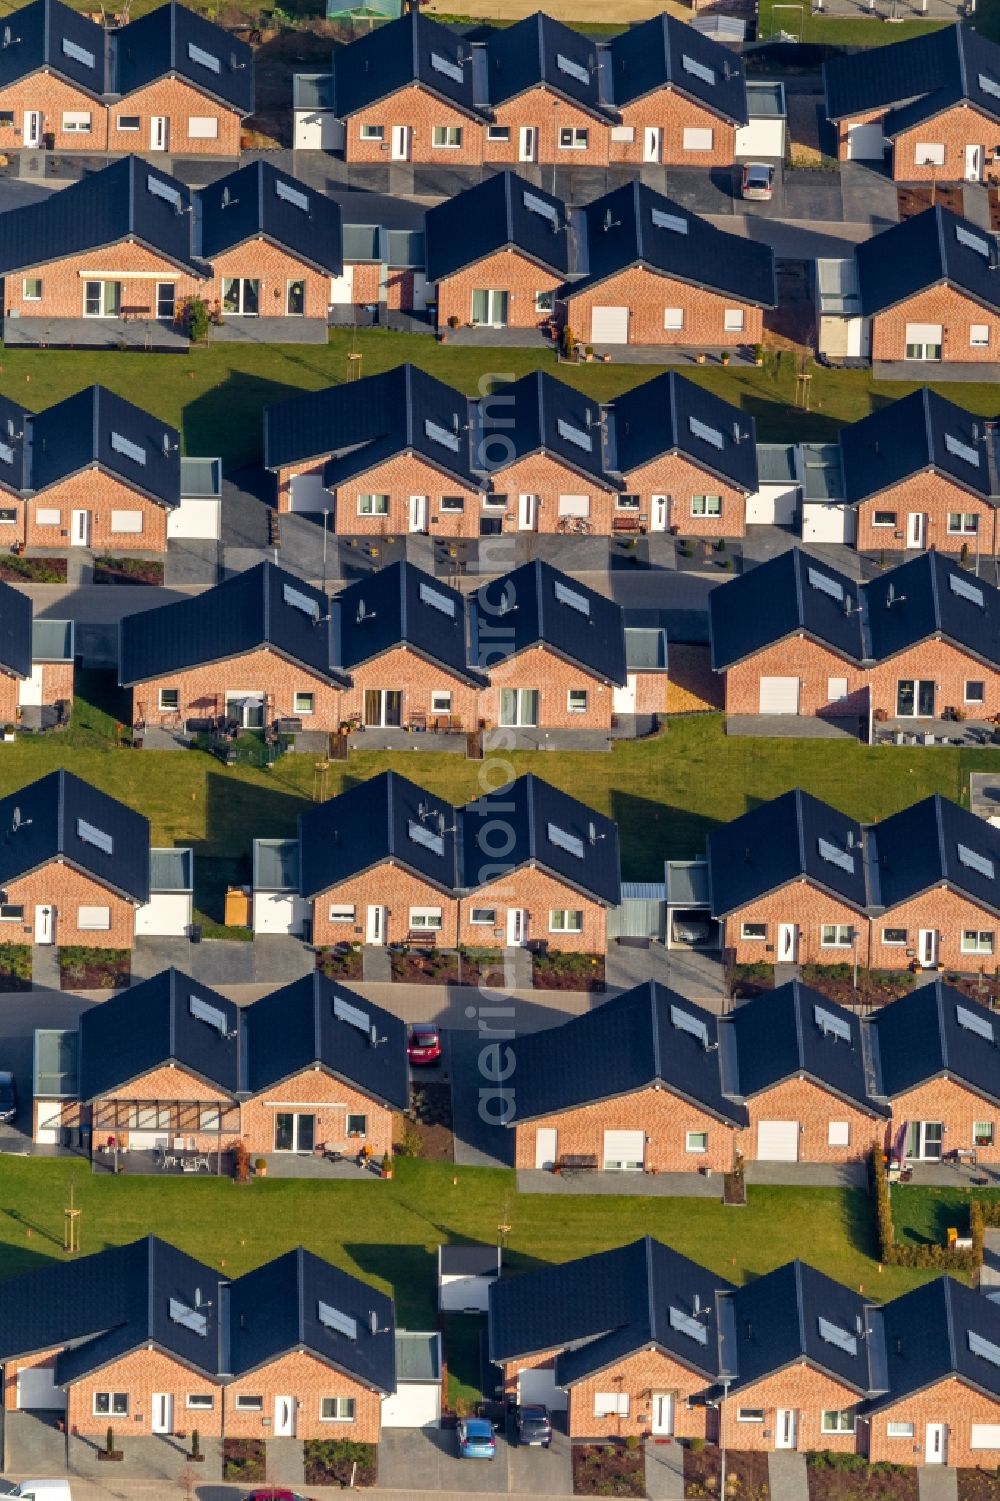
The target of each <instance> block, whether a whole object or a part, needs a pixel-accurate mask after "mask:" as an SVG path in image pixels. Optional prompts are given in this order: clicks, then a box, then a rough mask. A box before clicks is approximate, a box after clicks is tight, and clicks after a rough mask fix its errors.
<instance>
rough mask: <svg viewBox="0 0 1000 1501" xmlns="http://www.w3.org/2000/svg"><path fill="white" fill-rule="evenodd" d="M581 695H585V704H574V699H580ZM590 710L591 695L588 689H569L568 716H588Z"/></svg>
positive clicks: (567, 693) (567, 692)
mask: <svg viewBox="0 0 1000 1501" xmlns="http://www.w3.org/2000/svg"><path fill="white" fill-rule="evenodd" d="M581 694H582V695H583V703H582V704H574V702H573V700H574V698H577V699H578V698H579V697H580V695H581ZM589 708H590V694H589V693H588V691H587V689H586V688H567V689H566V713H567V714H586V713H587V711H588V709H589Z"/></svg>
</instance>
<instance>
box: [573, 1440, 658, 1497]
mask: <svg viewBox="0 0 1000 1501" xmlns="http://www.w3.org/2000/svg"><path fill="white" fill-rule="evenodd" d="M573 1494H574V1495H576V1496H644V1495H645V1494H646V1462H645V1459H644V1457H643V1453H642V1449H641V1448H640V1447H638V1446H636V1447H635V1448H632V1449H630V1448H627V1447H626V1446H625V1444H623V1443H618V1442H615V1443H610V1444H574V1445H573Z"/></svg>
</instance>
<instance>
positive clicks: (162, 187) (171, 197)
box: [146, 173, 181, 213]
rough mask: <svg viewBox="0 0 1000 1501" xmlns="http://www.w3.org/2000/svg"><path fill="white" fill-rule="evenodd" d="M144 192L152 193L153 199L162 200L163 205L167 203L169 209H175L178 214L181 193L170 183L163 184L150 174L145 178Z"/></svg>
mask: <svg viewBox="0 0 1000 1501" xmlns="http://www.w3.org/2000/svg"><path fill="white" fill-rule="evenodd" d="M146 192H147V193H152V195H153V197H154V198H162V199H163V201H164V202H165V203H169V204H170V207H171V208H174V209H176V210H177V212H178V213H180V211H181V191H180V188H175V187H174V186H173V184H172V183H169V182H163V181H162V180H161V179H160V178H159V177H154V176H153V174H152V173H150V174H149V176H148V177H147V178H146Z"/></svg>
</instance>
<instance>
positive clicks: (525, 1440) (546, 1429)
mask: <svg viewBox="0 0 1000 1501" xmlns="http://www.w3.org/2000/svg"><path fill="white" fill-rule="evenodd" d="M514 1432H515V1433H516V1434H517V1441H518V1443H519V1444H540V1445H541V1447H542V1448H543V1449H547V1448H548V1447H549V1445H550V1444H551V1442H552V1419H551V1417H550V1416H549V1409H548V1408H547V1407H545V1406H543V1404H542V1403H541V1402H526V1403H525V1404H524V1406H523V1407H518V1408H516V1409H515V1412H514Z"/></svg>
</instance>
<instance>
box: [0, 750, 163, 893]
mask: <svg viewBox="0 0 1000 1501" xmlns="http://www.w3.org/2000/svg"><path fill="white" fill-rule="evenodd" d="M15 825H17V827H15ZM60 858H61V859H63V860H64V861H65V862H66V863H67V864H68V865H71V866H72V867H73V868H74V869H76V870H78V871H81V872H82V873H83V874H84V875H86V876H92V877H93V878H94V880H96V881H100V882H101V883H102V884H103V885H105V886H108V887H110V888H111V889H112V890H114V891H116V892H118V893H119V894H120V895H121V896H124V897H127V898H128V899H129V900H131V901H133V902H135V903H136V904H139V905H141V904H142V903H144V902H148V901H149V821H148V819H146V818H144V817H143V816H142V814H141V813H135V812H133V810H132V809H131V808H128V807H126V806H125V804H124V803H120V802H118V800H117V798H113V797H109V796H108V794H107V793H106V792H100V791H98V789H97V788H96V787H92V786H91V785H90V783H89V782H82V781H81V780H80V778H79V777H76V776H74V775H73V773H72V772H70V771H50V772H49V773H48V775H47V776H44V777H41V778H40V779H39V780H38V781H37V782H31V783H30V784H29V785H28V786H27V787H21V788H19V789H18V791H17V792H12V793H10V794H8V796H7V797H4V798H0V885H6V883H7V882H8V881H16V880H17V879H18V878H19V877H20V876H24V875H27V874H28V872H29V871H33V870H37V869H38V868H39V867H40V866H42V865H47V864H48V863H49V861H51V860H57V859H60Z"/></svg>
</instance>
